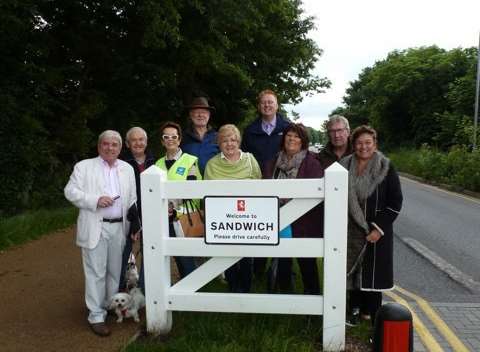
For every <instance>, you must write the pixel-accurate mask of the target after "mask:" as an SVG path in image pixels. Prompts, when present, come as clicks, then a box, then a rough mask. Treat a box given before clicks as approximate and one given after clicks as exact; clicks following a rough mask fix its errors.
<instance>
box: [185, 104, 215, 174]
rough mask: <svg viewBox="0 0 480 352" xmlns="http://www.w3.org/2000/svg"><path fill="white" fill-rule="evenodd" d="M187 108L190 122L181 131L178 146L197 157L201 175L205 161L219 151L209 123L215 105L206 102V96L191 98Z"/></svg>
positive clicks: (213, 131)
mask: <svg viewBox="0 0 480 352" xmlns="http://www.w3.org/2000/svg"><path fill="white" fill-rule="evenodd" d="M187 109H188V118H189V122H190V124H189V126H188V127H187V128H186V130H185V132H184V133H183V138H182V144H181V145H180V148H181V149H182V151H183V152H184V153H188V154H190V155H194V156H196V157H197V158H198V166H199V167H200V173H201V174H202V176H203V173H204V171H205V166H206V165H207V162H208V161H209V160H210V159H211V158H213V157H214V156H215V155H217V154H218V153H219V152H220V150H219V149H218V144H217V132H216V131H215V130H214V129H213V128H212V127H211V126H210V124H209V121H210V116H211V114H212V113H213V112H214V111H215V107H213V106H211V105H210V104H209V103H208V99H207V98H206V97H197V98H194V99H193V100H192V102H191V103H190V105H189V106H187Z"/></svg>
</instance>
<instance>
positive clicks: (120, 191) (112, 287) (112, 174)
mask: <svg viewBox="0 0 480 352" xmlns="http://www.w3.org/2000/svg"><path fill="white" fill-rule="evenodd" d="M121 148H122V137H121V136H120V134H119V133H118V132H116V131H112V130H107V131H104V132H103V133H102V134H100V136H99V137H98V154H99V155H98V157H96V158H93V159H85V160H82V161H80V162H78V163H77V164H76V165H75V167H74V170H73V173H72V175H71V176H70V180H69V181H68V184H67V185H66V187H65V197H66V198H67V199H68V200H69V201H70V202H71V203H72V204H73V205H75V206H76V207H77V208H79V209H80V212H79V215H78V219H77V238H76V243H77V245H78V246H79V247H81V249H82V261H83V270H84V273H85V302H86V305H87V308H88V310H89V315H88V322H89V324H90V327H91V329H92V330H93V332H94V333H95V334H97V335H100V336H107V335H109V334H110V331H109V329H108V327H107V326H106V325H105V318H106V316H107V310H106V308H107V304H108V299H109V298H110V297H111V296H112V295H113V294H115V293H117V291H118V284H119V280H120V271H121V267H122V251H123V247H124V246H125V240H126V236H127V231H128V230H129V227H130V226H129V222H128V221H127V211H128V209H129V208H130V206H131V205H132V204H133V203H134V202H135V201H136V189H135V175H134V172H133V168H132V167H131V166H130V165H129V164H128V163H126V162H124V161H122V160H119V159H118V155H119V154H120V150H121Z"/></svg>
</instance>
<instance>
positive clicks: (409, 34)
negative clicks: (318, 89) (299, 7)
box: [284, 0, 480, 129]
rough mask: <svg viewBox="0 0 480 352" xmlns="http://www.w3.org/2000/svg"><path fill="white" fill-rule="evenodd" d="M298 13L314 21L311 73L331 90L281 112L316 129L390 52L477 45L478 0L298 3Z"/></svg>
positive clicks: (312, 0) (315, 0) (311, 0)
mask: <svg viewBox="0 0 480 352" xmlns="http://www.w3.org/2000/svg"><path fill="white" fill-rule="evenodd" d="M303 8H304V10H305V12H306V15H309V16H314V17H315V24H316V30H315V31H314V32H311V33H310V37H311V38H312V39H313V40H315V42H316V43H317V45H318V46H319V47H320V48H321V49H322V50H323V51H324V52H323V55H322V56H321V57H320V59H319V60H318V62H317V65H316V69H315V72H314V73H315V74H317V75H319V76H321V77H325V76H326V77H327V78H328V79H330V80H331V81H332V86H331V88H330V89H328V90H327V92H326V93H324V94H318V95H316V96H314V97H311V98H305V99H304V100H303V102H302V103H300V104H298V105H296V106H292V105H285V106H284V107H285V108H286V110H287V111H290V110H292V109H293V110H294V111H296V112H298V113H299V114H300V116H301V119H300V120H299V121H300V122H302V123H304V124H305V125H307V126H311V127H313V128H316V129H319V128H320V126H321V123H322V121H323V120H324V119H326V118H327V117H328V115H329V114H330V112H331V111H332V110H333V109H335V108H336V107H338V106H340V105H341V104H342V97H343V96H344V95H345V89H346V88H348V86H349V82H351V81H354V80H356V79H357V78H358V75H359V73H360V72H361V71H362V69H363V68H365V67H368V66H372V65H373V64H374V63H375V61H379V60H383V59H385V58H386V56H387V54H388V53H389V52H391V51H393V50H395V49H400V50H403V49H407V48H412V47H419V46H429V45H437V46H439V47H441V48H444V49H453V48H457V47H462V48H467V47H477V46H478V40H479V32H480V0H402V1H399V0H396V1H391V0H383V1H382V0H363V1H355V0H330V1H322V0H303ZM472 103H473V102H472Z"/></svg>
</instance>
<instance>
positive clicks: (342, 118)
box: [327, 115, 350, 132]
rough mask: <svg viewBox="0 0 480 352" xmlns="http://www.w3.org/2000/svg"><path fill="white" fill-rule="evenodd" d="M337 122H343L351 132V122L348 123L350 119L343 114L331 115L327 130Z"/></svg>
mask: <svg viewBox="0 0 480 352" xmlns="http://www.w3.org/2000/svg"><path fill="white" fill-rule="evenodd" d="M337 122H343V125H344V126H345V128H346V129H347V131H348V132H350V124H349V123H348V120H347V118H346V117H345V116H342V115H332V116H330V117H329V119H328V122H327V130H328V129H329V128H330V126H331V125H333V124H334V123H337Z"/></svg>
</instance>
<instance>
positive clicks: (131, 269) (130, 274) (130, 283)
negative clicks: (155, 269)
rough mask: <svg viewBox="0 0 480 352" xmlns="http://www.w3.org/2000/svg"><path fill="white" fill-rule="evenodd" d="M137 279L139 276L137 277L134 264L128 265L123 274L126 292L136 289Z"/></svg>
mask: <svg viewBox="0 0 480 352" xmlns="http://www.w3.org/2000/svg"><path fill="white" fill-rule="evenodd" d="M139 278H140V276H139V275H138V270H137V266H136V265H135V263H128V264H127V270H126V272H125V286H126V288H127V290H130V289H132V288H134V287H137V286H138V280H139Z"/></svg>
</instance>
